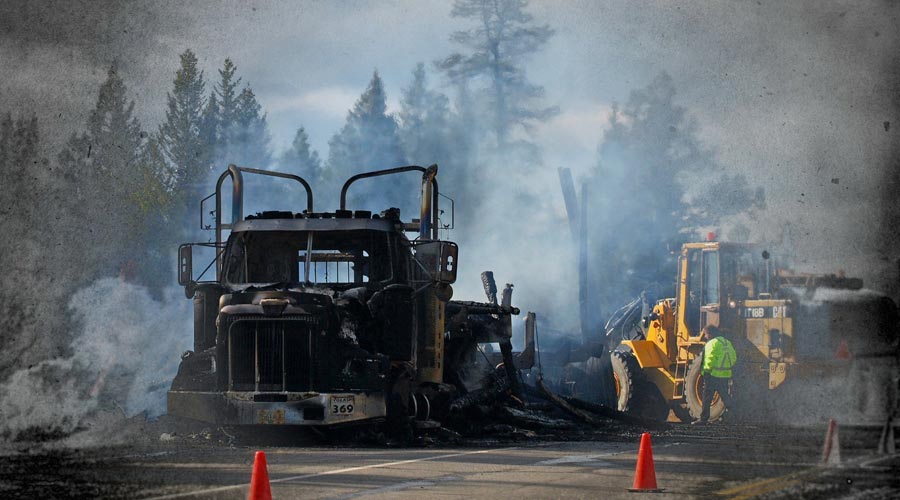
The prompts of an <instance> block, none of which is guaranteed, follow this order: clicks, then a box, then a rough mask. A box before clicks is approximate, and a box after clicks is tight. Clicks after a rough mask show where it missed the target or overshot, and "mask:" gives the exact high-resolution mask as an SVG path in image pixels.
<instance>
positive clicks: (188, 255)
mask: <svg viewBox="0 0 900 500" xmlns="http://www.w3.org/2000/svg"><path fill="white" fill-rule="evenodd" d="M193 260H194V246H193V245H190V244H185V245H181V246H179V247H178V284H179V285H181V286H187V285H189V284H191V283H192V282H193V281H194V272H193V269H192V265H193Z"/></svg>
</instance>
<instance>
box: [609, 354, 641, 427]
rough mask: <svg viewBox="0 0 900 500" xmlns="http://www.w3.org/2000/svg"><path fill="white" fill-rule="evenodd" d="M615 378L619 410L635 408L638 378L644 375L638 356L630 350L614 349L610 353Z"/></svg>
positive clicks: (624, 410)
mask: <svg viewBox="0 0 900 500" xmlns="http://www.w3.org/2000/svg"><path fill="white" fill-rule="evenodd" d="M610 361H612V369H613V379H614V380H615V384H616V398H617V400H616V403H617V407H618V410H619V411H622V412H628V411H630V410H632V409H633V406H634V402H635V393H636V392H635V389H636V388H637V387H636V386H637V381H638V378H639V377H641V375H643V374H642V373H641V367H640V365H638V362H637V358H635V357H634V355H633V354H631V353H630V352H624V351H613V352H611V353H610Z"/></svg>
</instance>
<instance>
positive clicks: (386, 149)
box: [324, 70, 416, 215]
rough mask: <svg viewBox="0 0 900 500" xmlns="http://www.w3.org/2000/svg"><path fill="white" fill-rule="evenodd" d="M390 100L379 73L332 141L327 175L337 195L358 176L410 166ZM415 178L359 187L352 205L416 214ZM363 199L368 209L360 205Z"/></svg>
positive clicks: (362, 184) (367, 183)
mask: <svg viewBox="0 0 900 500" xmlns="http://www.w3.org/2000/svg"><path fill="white" fill-rule="evenodd" d="M386 100H387V99H386V96H385V93H384V85H383V83H382V81H381V77H379V76H378V71H377V70H376V71H375V72H374V74H373V75H372V80H371V81H370V82H369V85H368V87H367V88H366V91H365V92H364V93H363V94H362V95H361V96H360V97H359V99H358V100H357V101H356V104H354V106H353V109H351V110H350V111H349V112H348V113H347V121H346V123H345V124H344V126H343V127H342V128H341V130H340V131H339V132H338V133H337V134H335V135H334V136H333V137H332V138H331V140H330V141H328V146H329V151H328V162H327V167H326V170H325V172H324V175H325V180H326V182H328V183H329V184H330V187H331V190H332V191H334V192H337V191H338V190H339V189H340V186H341V184H342V183H343V182H344V180H346V179H347V178H348V177H350V176H351V175H354V174H356V173H359V172H365V171H371V170H379V169H385V168H393V167H398V166H403V165H406V163H407V162H406V158H405V156H404V154H403V148H402V146H401V143H400V137H399V134H398V130H397V122H396V121H395V120H394V117H393V116H391V115H389V114H387V104H386ZM412 177H413V176H412V174H405V175H404V174H401V177H397V178H393V179H388V180H384V179H379V180H377V181H370V182H362V183H360V184H359V185H358V186H356V185H355V186H354V188H353V189H354V190H353V192H352V199H351V201H352V202H353V203H351V205H355V207H356V208H365V209H371V210H375V211H380V210H383V209H385V208H388V207H390V206H397V207H398V208H401V209H402V210H403V213H404V215H406V214H409V213H410V212H413V213H415V202H414V199H415V197H416V196H415V195H416V193H415V184H413V183H412V182H411V178H412ZM363 199H365V200H366V203H365V205H366V207H361V206H360V205H361V203H362V200H363Z"/></svg>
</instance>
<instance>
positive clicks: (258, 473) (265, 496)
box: [247, 451, 272, 500]
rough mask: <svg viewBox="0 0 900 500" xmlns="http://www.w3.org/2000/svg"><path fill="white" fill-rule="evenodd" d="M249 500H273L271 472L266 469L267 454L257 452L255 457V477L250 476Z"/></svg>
mask: <svg viewBox="0 0 900 500" xmlns="http://www.w3.org/2000/svg"><path fill="white" fill-rule="evenodd" d="M247 500H272V488H271V487H270V486H269V471H268V470H267V467H266V452H264V451H257V452H256V456H254V457H253V475H252V476H250V496H248V497H247Z"/></svg>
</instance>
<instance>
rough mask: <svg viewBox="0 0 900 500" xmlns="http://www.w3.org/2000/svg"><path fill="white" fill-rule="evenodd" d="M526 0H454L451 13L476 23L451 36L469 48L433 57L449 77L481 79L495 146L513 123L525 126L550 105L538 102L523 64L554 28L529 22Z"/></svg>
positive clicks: (502, 144) (546, 113) (505, 140)
mask: <svg viewBox="0 0 900 500" xmlns="http://www.w3.org/2000/svg"><path fill="white" fill-rule="evenodd" d="M527 6H528V2H527V1H526V0H456V2H454V4H453V9H452V11H451V12H450V15H451V16H453V17H460V18H465V19H471V20H472V21H473V22H474V23H475V24H476V25H477V26H476V27H473V28H472V29H468V30H463V31H456V32H454V33H453V35H452V36H451V37H450V39H451V41H453V42H455V43H457V44H459V45H462V46H463V47H465V48H466V49H468V50H469V53H468V54H462V53H454V54H452V55H450V56H449V57H447V58H446V59H444V60H443V61H440V62H438V63H437V64H438V67H439V68H441V69H442V70H444V72H445V73H446V74H447V76H448V77H450V78H451V79H452V80H466V81H481V82H484V85H483V86H482V87H481V88H480V92H479V94H480V96H481V99H482V100H483V101H484V107H485V109H486V110H489V112H488V114H489V116H488V117H487V120H488V122H489V123H490V129H491V130H492V132H493V135H494V139H495V141H496V146H497V148H498V149H504V148H506V147H507V146H508V145H509V143H510V141H511V136H512V135H513V133H514V132H515V131H516V129H517V128H522V129H523V130H524V131H526V132H529V131H530V126H531V124H532V123H534V122H537V121H542V120H546V119H547V118H549V117H551V116H552V115H554V114H555V113H557V109H556V108H553V107H543V106H541V104H540V101H541V100H542V98H543V96H544V89H543V88H542V87H540V86H537V85H534V84H532V83H530V82H529V81H528V79H527V78H526V76H525V68H524V64H525V62H526V61H527V59H528V58H529V57H530V56H531V55H533V54H534V53H535V52H537V51H538V50H540V48H541V47H542V46H543V45H544V44H546V43H547V41H548V40H549V39H550V37H551V36H552V35H553V30H552V29H551V28H550V27H549V26H548V25H546V24H544V25H537V24H534V23H533V22H532V21H533V17H532V16H531V15H530V14H528V13H527V12H526V11H525V9H526V8H527Z"/></svg>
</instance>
